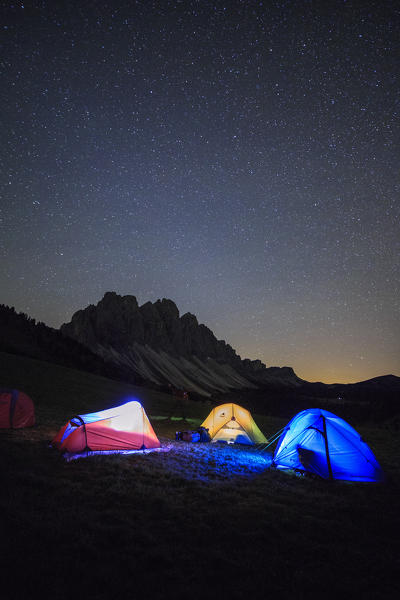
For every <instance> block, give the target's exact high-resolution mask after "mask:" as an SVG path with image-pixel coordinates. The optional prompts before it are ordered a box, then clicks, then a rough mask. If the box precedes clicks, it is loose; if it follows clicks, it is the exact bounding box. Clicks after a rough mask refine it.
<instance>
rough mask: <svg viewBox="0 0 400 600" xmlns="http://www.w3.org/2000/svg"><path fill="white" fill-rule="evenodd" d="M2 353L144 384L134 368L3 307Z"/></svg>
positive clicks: (0, 318)
mask: <svg viewBox="0 0 400 600" xmlns="http://www.w3.org/2000/svg"><path fill="white" fill-rule="evenodd" d="M0 351H2V352H10V353H13V354H19V355H23V356H29V357H31V358H38V359H40V360H45V361H49V362H52V363H56V364H59V365H64V366H67V367H74V368H78V369H82V370H84V371H89V372H91V373H98V374H101V375H105V376H106V377H111V378H114V379H122V380H125V381H130V382H132V383H136V384H141V383H143V380H142V378H141V377H140V376H139V375H137V374H134V373H133V372H132V370H131V369H127V368H123V367H122V366H119V365H116V364H114V363H107V362H106V361H105V360H104V359H103V358H101V357H100V356H98V355H97V354H95V353H94V352H92V351H91V350H90V349H89V348H87V347H86V346H84V345H83V344H80V343H79V342H77V341H76V340H73V339H72V338H70V337H67V336H64V335H63V334H62V333H61V332H60V331H58V330H57V329H53V328H51V327H48V326H47V325H45V324H44V323H41V322H38V323H37V322H36V321H35V319H32V318H31V317H29V316H28V315H26V314H24V313H17V312H16V311H15V310H14V308H13V307H11V308H10V307H8V306H4V305H3V304H0Z"/></svg>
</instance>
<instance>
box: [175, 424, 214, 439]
mask: <svg viewBox="0 0 400 600" xmlns="http://www.w3.org/2000/svg"><path fill="white" fill-rule="evenodd" d="M175 440H176V441H179V440H181V441H183V442H210V441H211V438H210V435H209V433H208V430H207V429H205V428H204V427H198V428H197V429H196V430H195V431H177V432H176V433H175Z"/></svg>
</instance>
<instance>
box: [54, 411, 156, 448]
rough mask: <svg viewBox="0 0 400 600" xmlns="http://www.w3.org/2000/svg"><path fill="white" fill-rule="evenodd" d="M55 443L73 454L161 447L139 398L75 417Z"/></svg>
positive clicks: (59, 433) (61, 430)
mask: <svg viewBox="0 0 400 600" xmlns="http://www.w3.org/2000/svg"><path fill="white" fill-rule="evenodd" d="M52 444H53V446H55V447H56V448H58V449H59V450H61V452H65V453H72V454H79V453H82V452H86V453H89V452H99V453H101V452H123V451H132V450H142V449H148V448H159V447H160V442H159V440H158V438H157V436H156V434H155V433H154V430H153V428H152V426H151V424H150V421H149V419H148V417H147V415H146V413H145V411H144V408H143V406H142V405H141V404H140V403H139V402H136V401H131V402H127V403H126V404H123V405H122V406H116V407H115V408H110V409H107V410H102V411H100V412H96V413H90V414H87V415H77V416H76V417H73V418H72V419H70V420H69V421H68V422H67V423H66V424H65V425H64V427H62V428H61V429H60V431H59V432H58V434H57V435H56V437H55V438H54V439H53V441H52Z"/></svg>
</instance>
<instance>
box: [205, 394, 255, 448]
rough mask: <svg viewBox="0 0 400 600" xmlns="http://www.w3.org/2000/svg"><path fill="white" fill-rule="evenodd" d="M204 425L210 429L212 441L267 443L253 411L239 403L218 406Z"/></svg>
mask: <svg viewBox="0 0 400 600" xmlns="http://www.w3.org/2000/svg"><path fill="white" fill-rule="evenodd" d="M202 427H205V428H206V429H208V433H209V434H210V436H211V441H212V442H219V441H221V442H227V443H228V444H235V443H236V444H265V442H266V441H267V438H266V437H265V436H264V434H263V433H262V432H261V431H260V429H259V428H258V427H257V425H256V424H255V422H254V419H253V417H252V416H251V413H250V412H249V411H248V410H246V409H245V408H242V407H241V406H239V405H238V404H231V403H229V404H221V405H220V406H216V407H215V408H213V409H212V411H211V412H210V414H209V415H208V417H207V419H206V420H205V421H204V422H203V423H202Z"/></svg>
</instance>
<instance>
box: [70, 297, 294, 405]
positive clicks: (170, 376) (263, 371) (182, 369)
mask: <svg viewBox="0 0 400 600" xmlns="http://www.w3.org/2000/svg"><path fill="white" fill-rule="evenodd" d="M61 331H62V333H63V334H64V335H66V336H68V337H71V338H73V339H75V340H78V341H79V342H81V343H82V344H84V345H86V346H88V347H89V348H90V349H91V350H92V351H94V352H96V353H97V354H99V355H101V356H102V357H103V358H105V359H107V360H112V361H114V362H116V363H118V364H121V365H122V364H123V365H125V366H129V367H130V368H132V369H133V370H134V371H135V372H136V373H138V374H139V375H140V376H141V377H143V378H144V379H147V380H150V381H152V382H153V383H158V384H160V385H162V384H165V383H171V384H173V385H174V386H177V387H183V388H186V389H189V390H192V391H196V392H197V393H200V394H202V395H210V394H211V393H212V392H215V391H219V392H222V391H228V390H229V389H241V388H254V387H258V385H259V384H262V383H263V382H266V381H271V380H277V379H278V380H282V383H285V384H287V385H298V383H300V380H299V379H298V378H297V377H296V375H295V374H294V372H293V370H292V369H290V368H289V367H283V368H282V369H280V368H279V367H271V368H269V369H267V368H266V366H265V365H264V364H263V363H262V362H261V361H259V360H254V361H251V360H249V359H245V360H242V359H241V357H240V356H239V355H238V354H237V353H236V351H235V350H234V349H233V348H232V347H231V346H229V344H227V343H226V342H225V341H223V340H217V338H216V337H215V336H214V334H213V332H212V331H211V330H210V329H209V328H208V327H206V326H205V325H201V324H199V323H198V321H197V319H196V317H195V316H194V315H192V314H191V313H186V314H184V315H183V316H182V317H180V315H179V310H178V308H177V306H176V305H175V303H174V302H172V300H167V299H166V298H163V299H162V300H157V302H154V304H153V303H151V302H146V303H145V304H143V305H142V306H139V305H138V302H137V300H136V298H135V296H119V295H118V294H116V293H115V292H107V293H106V294H105V295H104V297H103V299H102V300H100V302H99V303H98V304H97V305H96V306H94V305H90V306H88V307H87V308H85V309H84V310H79V311H78V312H76V313H75V314H74V315H73V317H72V320H71V322H70V323H66V324H64V325H62V327H61Z"/></svg>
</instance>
